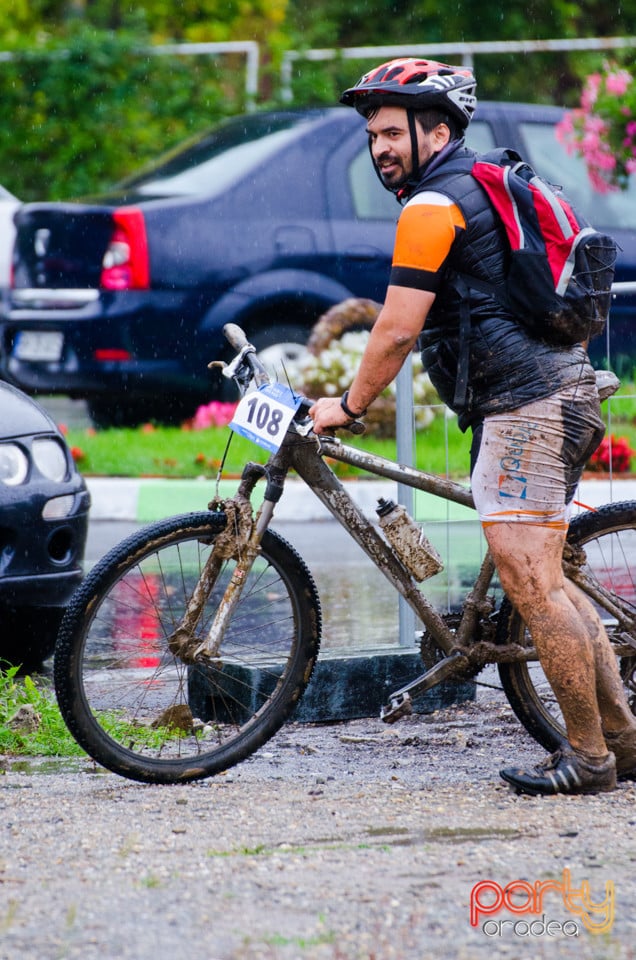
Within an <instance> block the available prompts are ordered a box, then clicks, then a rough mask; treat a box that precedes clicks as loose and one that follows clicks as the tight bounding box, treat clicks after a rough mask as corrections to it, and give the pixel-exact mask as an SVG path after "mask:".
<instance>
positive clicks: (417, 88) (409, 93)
mask: <svg viewBox="0 0 636 960" xmlns="http://www.w3.org/2000/svg"><path fill="white" fill-rule="evenodd" d="M476 86H477V83H476V81H475V77H474V76H473V73H472V71H471V70H469V69H468V68H466V67H453V66H450V65H449V64H447V63H437V62H436V61H435V60H419V59H417V58H416V57H405V58H403V59H399V60H389V61H388V62H387V63H383V64H381V66H379V67H375V68H374V69H373V70H370V71H369V73H365V74H364V76H363V77H361V78H360V80H358V82H357V83H356V85H355V87H350V88H349V89H348V90H345V92H344V93H343V94H342V96H341V97H340V102H341V103H344V104H346V106H348V107H355V108H356V109H357V110H358V111H359V112H360V113H366V112H368V111H369V110H373V109H377V108H379V107H389V106H393V107H404V108H405V109H409V108H410V109H413V110H428V109H431V108H433V109H436V110H442V111H445V112H446V113H449V114H450V115H451V116H453V117H455V119H456V120H457V121H458V122H459V124H460V125H461V126H462V128H465V127H467V126H468V124H469V123H470V121H471V119H472V116H473V113H474V112H475V107H476V105H477V98H476V96H475V87H476Z"/></svg>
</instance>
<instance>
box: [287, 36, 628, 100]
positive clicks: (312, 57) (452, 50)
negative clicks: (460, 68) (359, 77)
mask: <svg viewBox="0 0 636 960" xmlns="http://www.w3.org/2000/svg"><path fill="white" fill-rule="evenodd" d="M630 47H636V37H583V38H582V39H579V40H575V39H570V40H484V41H475V42H462V41H454V42H451V43H413V44H408V45H407V44H399V45H391V46H378V47H342V48H339V49H336V48H331V49H311V50H287V51H286V52H285V53H284V54H283V60H282V64H281V96H282V98H283V101H284V102H286V103H289V102H290V101H291V100H293V91H292V81H293V69H294V64H296V63H298V62H299V61H302V60H309V61H314V62H315V61H323V60H373V59H376V60H377V61H378V62H379V61H381V60H383V59H390V58H392V57H409V56H415V57H432V58H434V59H444V58H451V57H459V58H460V59H461V62H462V64H463V65H464V66H467V67H472V66H473V63H474V58H475V57H476V56H483V55H487V54H493V53H521V54H529V53H546V52H557V51H564V52H576V51H595V50H621V49H625V48H627V49H629V48H630Z"/></svg>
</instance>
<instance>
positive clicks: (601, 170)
mask: <svg viewBox="0 0 636 960" xmlns="http://www.w3.org/2000/svg"><path fill="white" fill-rule="evenodd" d="M556 132H557V138H558V139H559V140H560V141H561V142H562V143H564V144H565V146H566V148H567V150H568V151H569V152H570V153H577V154H578V155H579V156H581V157H583V159H584V160H585V163H586V166H587V170H588V174H589V177H590V181H591V183H592V186H593V187H594V189H595V190H597V191H598V192H599V193H607V192H609V191H611V190H619V189H625V188H626V187H627V186H628V183H629V178H630V176H631V175H632V174H633V173H636V81H635V80H634V78H633V76H632V75H631V73H630V72H629V71H628V70H626V69H624V68H622V67H619V66H617V65H616V64H609V63H606V64H605V67H604V70H603V72H602V73H593V74H591V75H590V76H589V77H588V78H587V80H586V83H585V87H584V89H583V93H582V95H581V106H580V107H579V108H577V109H576V110H571V111H569V113H567V114H566V115H565V117H564V118H563V120H562V121H561V122H560V123H559V124H558V125H557V131H556Z"/></svg>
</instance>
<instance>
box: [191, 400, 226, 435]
mask: <svg viewBox="0 0 636 960" xmlns="http://www.w3.org/2000/svg"><path fill="white" fill-rule="evenodd" d="M235 410H236V404H235V403H221V402H220V401H218V400H213V401H212V403H208V404H206V405H204V406H201V407H199V408H198V409H197V411H196V413H195V415H194V417H193V419H192V429H193V430H206V429H207V428H208V427H226V426H227V425H228V423H229V422H230V420H231V419H232V417H233V416H234V411H235Z"/></svg>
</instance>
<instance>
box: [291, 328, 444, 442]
mask: <svg viewBox="0 0 636 960" xmlns="http://www.w3.org/2000/svg"><path fill="white" fill-rule="evenodd" d="M368 339H369V332H368V331H367V330H358V331H355V332H346V333H343V335H342V336H341V337H340V339H334V340H332V341H331V342H330V343H329V345H328V346H326V347H325V348H324V349H323V350H321V352H320V353H318V354H317V355H314V354H311V353H308V354H307V355H305V356H303V357H301V358H299V360H297V361H296V362H295V363H294V364H293V369H292V370H290V369H289V365H288V373H289V376H290V379H291V382H292V383H293V384H294V385H297V384H298V385H300V389H301V390H302V392H303V393H305V394H306V395H307V396H309V397H312V398H314V399H315V398H317V397H323V396H324V397H339V396H341V395H342V394H343V393H344V391H345V390H347V389H348V387H350V386H351V381H352V380H353V378H354V376H355V374H356V371H357V369H358V367H359V365H360V360H361V358H362V354H363V352H364V348H365V346H366V343H367V340H368ZM413 394H414V401H415V404H416V407H415V425H416V427H418V428H423V427H426V426H428V424H429V423H430V422H431V420H433V418H434V416H435V414H434V412H433V411H432V410H431V409H430V406H422V405H423V404H426V405H429V404H439V403H440V400H439V398H438V396H437V393H436V391H435V388H434V387H433V386H432V384H431V381H430V380H429V378H428V376H427V375H426V374H425V373H423V372H422V361H421V360H420V357H419V355H415V354H413ZM395 395H396V389H395V382H393V383H391V384H390V385H389V386H388V387H387V388H386V389H385V390H383V392H382V393H381V394H380V396H379V397H378V399H377V400H376V401H375V402H374V403H373V404H371V406H370V407H369V411H368V413H367V414H366V416H365V418H364V422H365V424H366V425H367V429H368V431H369V433H373V434H375V435H376V436H381V437H390V436H395Z"/></svg>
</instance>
